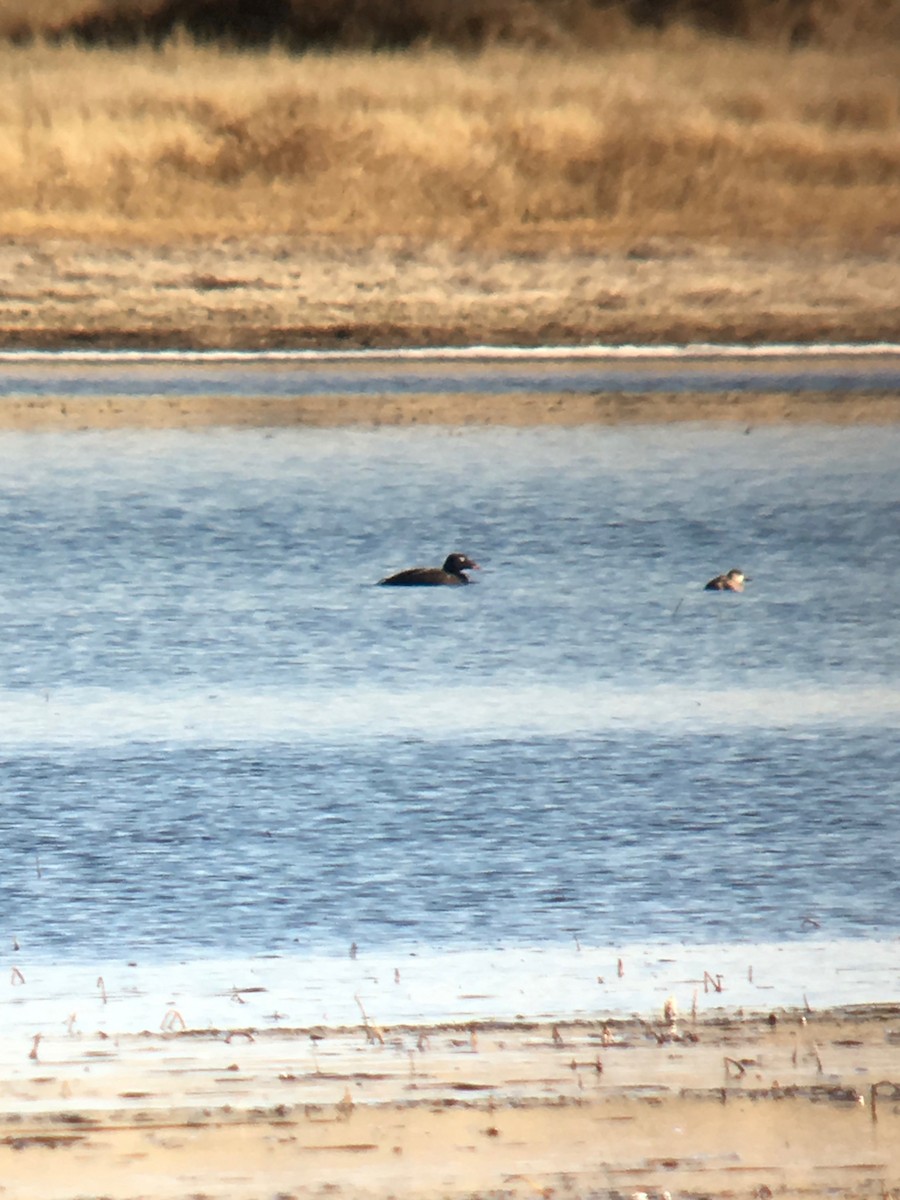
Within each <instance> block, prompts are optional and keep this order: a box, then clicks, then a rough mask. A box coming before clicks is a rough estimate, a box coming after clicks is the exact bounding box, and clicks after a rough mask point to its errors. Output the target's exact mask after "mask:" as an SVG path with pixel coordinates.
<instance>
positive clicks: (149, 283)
mask: <svg viewBox="0 0 900 1200" xmlns="http://www.w3.org/2000/svg"><path fill="white" fill-rule="evenodd" d="M898 267H900V264H898V262H897V260H896V257H892V256H891V254H890V253H887V254H885V253H879V254H863V253H859V252H857V253H853V252H850V251H846V250H845V251H842V252H837V251H835V250H831V251H829V250H825V249H823V250H822V251H821V252H819V253H815V252H813V251H812V250H810V249H808V248H807V249H805V250H802V251H801V250H797V251H790V250H781V251H777V252H776V251H774V250H772V251H769V252H765V253H764V252H762V251H759V250H757V251H755V252H750V251H741V250H736V249H733V248H732V249H726V248H715V247H710V246H693V245H689V244H687V243H685V242H680V241H660V240H656V241H652V242H647V243H645V244H635V245H633V246H631V247H630V248H628V249H621V250H617V251H609V250H607V251H604V252H602V253H599V252H598V253H597V254H596V255H589V254H586V253H584V252H580V253H578V254H566V253H562V252H559V251H551V250H548V251H546V252H542V253H531V254H520V255H513V254H510V253H503V254H492V253H490V252H486V251H484V250H481V251H478V252H476V251H474V250H466V249H463V248H459V247H456V248H452V247H450V246H446V245H444V246H438V245H432V246H429V247H425V248H422V247H420V248H418V249H415V248H413V247H411V246H409V245H406V244H404V243H401V242H398V241H397V240H395V239H388V238H385V239H379V240H377V241H376V242H375V243H374V244H373V245H371V246H368V247H365V248H358V249H352V248H348V247H347V246H346V245H336V244H334V243H331V242H328V241H323V240H318V241H317V240H312V241H309V240H291V239H288V238H272V239H262V240H248V241H245V242H236V241H222V242H212V243H210V242H202V243H198V244H192V243H178V244H172V245H163V246H159V245H152V246H151V245H141V244H137V245H129V246H127V247H126V246H124V245H111V244H98V243H97V242H95V241H61V240H50V241H43V242H40V243H37V242H35V243H31V242H27V241H10V242H7V243H5V244H3V245H0V273H2V277H3V278H5V279H6V280H7V286H6V288H5V289H4V290H2V291H0V347H2V348H6V349H15V348H22V349H24V348H37V349H73V348H88V349H122V348H130V349H163V348H165V349H186V350H187V349H247V350H256V349H296V348H321V349H334V348H344V349H363V348H371V347H378V348H386V349H393V348H401V347H421V346H471V345H484V346H524V347H528V346H536V345H548V344H550V345H558V346H581V345H592V344H608V345H625V344H648V345H653V344H689V343H696V342H711V343H728V342H734V343H742V344H752V343H771V342H794V341H800V342H823V343H827V342H833V341H837V342H846V343H864V342H873V341H882V340H885V341H894V340H896V338H897V336H898V331H900V299H898V297H900V291H898V289H897V286H896V285H897V279H898V278H900V269H898ZM898 419H900V396H898V395H897V394H896V393H895V392H884V391H882V392H878V393H873V394H869V393H861V392H853V393H846V394H845V393H828V394H825V393H811V392H807V393H794V394H790V395H789V394H774V395H758V394H736V393H727V392H726V393H721V394H709V395H685V394H683V393H682V394H674V393H673V394H661V393H654V394H644V395H641V394H590V395H579V394H577V393H569V394H565V395H562V394H561V395H540V394H534V395H529V394H525V393H522V394H518V395H509V396H496V395H492V396H490V397H485V396H480V395H393V394H385V395H373V396H354V395H346V396H333V395H330V396H285V397H256V398H248V397H238V398H235V397H227V396H219V397H216V396H214V397H177V398H172V397H154V396H148V397H143V398H141V399H140V401H139V402H138V401H127V400H122V399H119V398H100V397H93V396H91V395H90V394H85V395H80V396H63V395H61V396H52V395H45V396H40V397H26V396H16V395H10V396H7V397H5V398H4V399H3V401H2V403H0V427H3V428H7V429H82V428H116V427H123V426H131V427H145V428H164V427H169V428H179V427H180V428H196V427H203V426H210V425H216V424H227V425H237V426H241V425H244V426H250V425H256V426H261V425H269V426H284V425H319V426H322V425H332V426H339V425H352V424H371V425H404V424H450V425H471V424H502V425H523V426H524V425H543V424H564V425H578V424H585V423H605V424H615V423H621V422H629V423H636V422H653V423H660V422H668V421H673V420H674V421H679V420H737V421H743V422H746V423H754V424H760V423H770V422H777V421H818V422H821V421H825V422H829V423H852V422H857V421H870V422H893V421H896V420H898Z"/></svg>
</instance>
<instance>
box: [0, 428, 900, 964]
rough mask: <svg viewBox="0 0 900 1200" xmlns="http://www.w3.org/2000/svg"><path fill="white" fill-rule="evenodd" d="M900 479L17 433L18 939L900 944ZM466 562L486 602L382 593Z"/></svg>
mask: <svg viewBox="0 0 900 1200" xmlns="http://www.w3.org/2000/svg"><path fill="white" fill-rule="evenodd" d="M898 462H900V432H898V431H897V430H894V429H874V428H852V429H839V430H838V429H815V428H803V429H789V428H781V429H766V430H762V429H761V430H753V431H747V432H746V433H745V432H744V430H743V429H739V430H735V429H733V428H727V429H725V428H713V427H702V426H693V427H692V426H677V427H668V428H665V429H657V428H634V429H626V428H619V429H607V428H591V429H579V430H540V431H530V430H529V431H510V430H481V429H479V430H472V431H463V432H450V431H445V430H434V429H430V430H407V431H397V430H390V431H387V430H383V431H338V432H330V431H321V430H313V431H309V430H291V431H283V432H282V431H279V432H266V431H261V432H260V431H254V432H229V431H217V432H204V433H175V432H173V433H164V434H150V433H140V434H133V433H105V434H83V435H72V434H68V435H14V434H5V435H3V436H2V437H0V508H2V539H3V558H4V571H3V586H2V600H3V605H4V609H5V628H4V637H3V639H2V640H0V755H2V769H0V786H2V803H0V820H2V836H0V901H2V903H0V911H2V913H3V918H4V931H5V936H7V937H9V938H12V937H13V936H16V937H18V938H19V940H20V941H21V942H23V943H24V942H27V943H28V945H29V946H30V948H31V949H32V951H35V952H38V953H41V954H45V955H46V956H47V957H48V958H54V959H56V960H59V959H60V958H66V957H69V958H72V959H76V958H79V957H84V956H86V955H90V954H104V953H105V954H112V953H117V954H123V955H127V954H130V953H134V954H137V953H138V952H140V953H141V954H144V955H148V954H150V955H153V954H159V955H164V954H170V953H172V952H173V951H174V952H176V953H186V954H190V953H228V954H235V953H247V954H253V953H265V952H273V953H283V952H285V951H287V950H289V949H294V950H296V949H298V948H299V949H301V950H304V951H308V952H313V951H315V952H329V951H332V950H336V949H337V948H338V947H341V948H344V947H346V946H347V944H348V943H349V942H350V941H351V940H353V941H356V942H357V943H359V944H360V945H361V946H370V947H385V946H391V945H398V944H403V945H414V944H415V945H428V946H430V947H443V948H445V949H453V948H457V949H462V948H470V949H471V948H477V947H486V946H491V945H495V944H500V943H504V944H510V943H512V944H522V945H526V944H527V945H531V946H535V945H538V946H539V945H543V944H546V945H548V946H550V945H554V944H561V943H564V942H571V941H572V939H580V940H581V941H584V942H586V943H587V942H593V943H595V944H596V943H603V942H610V941H615V942H628V941H629V940H631V941H634V942H638V941H640V942H646V941H647V940H653V939H661V940H667V939H668V940H674V941H679V940H681V941H693V942H697V941H700V942H703V941H709V942H713V941H715V942H729V941H732V942H733V941H736V940H741V939H746V938H749V939H755V940H757V941H760V942H762V941H778V940H785V939H788V940H789V939H791V938H802V937H804V936H806V935H807V934H809V933H810V932H812V931H814V932H815V936H817V937H825V938H846V937H850V938H857V937H876V936H878V937H885V936H892V935H894V934H896V933H898V932H900V916H898V913H900V879H898V874H897V870H896V855H895V850H896V844H897V824H898V808H900V784H898V780H900V738H898V736H897V729H898V724H900V688H898V683H897V680H898V667H900V638H898V620H897V618H898V602H897V594H898V584H900V566H898V564H900V522H898V520H897V513H898V511H900V509H898V504H900V476H898V471H897V464H898ZM454 549H461V550H464V551H465V552H467V553H469V554H470V555H472V556H473V557H475V558H477V559H478V560H479V562H481V563H482V566H483V570H482V571H481V572H480V573H479V575H478V585H477V586H476V587H470V588H466V589H462V588H459V589H409V590H407V589H399V590H395V589H386V588H385V589H382V588H379V587H377V586H375V583H376V581H377V580H378V579H379V578H380V577H381V576H382V575H384V574H386V573H388V572H390V571H393V570H397V569H400V568H402V567H405V566H410V565H413V564H416V563H429V562H440V561H441V560H442V559H443V557H444V555H445V554H446V553H447V552H449V551H450V550H454ZM732 566H738V567H741V568H742V569H743V570H744V571H745V572H746V573H747V574H748V575H750V576H751V577H752V581H751V582H750V583H749V584H748V587H747V591H746V592H745V594H743V595H740V596H735V595H727V594H708V593H705V592H704V591H703V584H704V582H705V581H706V579H707V578H708V577H709V576H710V575H712V574H716V573H718V572H720V571H724V570H727V569H728V568H729V567H732Z"/></svg>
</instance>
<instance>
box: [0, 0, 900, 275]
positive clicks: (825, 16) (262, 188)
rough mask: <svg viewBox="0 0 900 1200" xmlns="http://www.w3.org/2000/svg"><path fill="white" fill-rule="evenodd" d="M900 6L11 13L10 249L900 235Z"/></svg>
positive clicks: (66, 1)
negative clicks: (45, 243) (63, 241)
mask: <svg viewBox="0 0 900 1200" xmlns="http://www.w3.org/2000/svg"><path fill="white" fill-rule="evenodd" d="M898 4H900V0H620V2H619V3H614V4H607V3H600V2H599V0H252V2H251V0H127V2H125V0H4V3H3V5H2V10H0V14H2V15H0V37H3V38H5V39H6V40H5V43H3V42H2V41H0V235H5V236H12V237H15V236H32V235H35V236H47V235H60V236H77V237H81V238H88V237H95V238H103V237H111V236H115V237H124V238H130V239H143V240H144V241H156V242H159V241H165V240H172V239H184V238H194V237H200V238H209V237H220V238H221V237H235V238H239V237H246V236H251V235H252V236H266V235H270V234H271V235H287V236H303V237H309V236H317V237H327V238H334V239H341V240H343V241H344V242H345V243H347V244H365V243H371V242H372V240H373V239H375V238H378V237H381V236H387V237H394V238H401V239H407V240H408V241H410V242H416V243H420V244H421V243H426V242H433V241H435V240H442V241H446V242H453V243H455V244H459V245H461V244H466V245H470V246H479V247H483V248H491V249H492V250H496V251H503V252H506V251H515V252H517V253H525V252H528V253H532V252H533V253H544V252H547V251H548V250H549V249H551V248H552V249H553V250H555V251H562V252H567V251H569V250H580V249H587V250H589V251H595V250H596V249H598V248H599V247H602V246H615V245H619V246H622V245H624V246H630V245H633V244H634V243H635V242H636V241H641V240H646V239H648V238H653V237H662V238H684V239H691V240H694V241H706V242H710V241H719V242H720V243H724V242H728V243H729V244H732V245H734V244H737V243H739V242H741V241H746V242H754V241H755V242H761V241H765V242H767V243H769V244H775V245H788V244H790V245H795V244H797V243H800V242H808V241H816V240H817V241H821V242H828V243H831V244H832V245H837V246H846V247H853V248H854V249H857V250H862V251H864V252H870V251H872V252H877V251H880V250H881V249H882V248H883V247H885V246H886V245H888V244H889V243H890V244H893V243H892V242H891V239H896V238H897V236H898V235H900V205H898V203H897V196H898V195H900V51H898V44H900V41H898V37H897V33H898Z"/></svg>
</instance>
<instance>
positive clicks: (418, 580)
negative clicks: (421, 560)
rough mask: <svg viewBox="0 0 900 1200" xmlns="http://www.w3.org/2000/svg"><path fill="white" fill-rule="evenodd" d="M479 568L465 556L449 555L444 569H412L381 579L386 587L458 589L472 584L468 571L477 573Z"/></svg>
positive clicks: (381, 582)
mask: <svg viewBox="0 0 900 1200" xmlns="http://www.w3.org/2000/svg"><path fill="white" fill-rule="evenodd" d="M477 570H479V566H478V563H477V562H473V561H472V559H471V558H468V557H467V556H466V555H465V554H448V555H447V557H446V558H445V559H444V565H443V566H442V567H410V568H409V570H408V571H398V572H397V574H396V575H388V576H387V578H386V579H379V581H378V582H379V583H380V584H384V585H385V586H386V587H456V586H458V585H459V584H461V583H471V582H472V580H471V579H469V577H468V575H466V571H477Z"/></svg>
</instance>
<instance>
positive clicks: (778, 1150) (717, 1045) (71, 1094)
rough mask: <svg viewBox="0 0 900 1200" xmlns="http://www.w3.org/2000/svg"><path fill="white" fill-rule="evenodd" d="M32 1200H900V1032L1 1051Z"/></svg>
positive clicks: (0, 1169) (3, 1143)
mask: <svg viewBox="0 0 900 1200" xmlns="http://www.w3.org/2000/svg"><path fill="white" fill-rule="evenodd" d="M3 1058H4V1060H5V1061H4V1071H3V1082H2V1084H0V1097H2V1101H0V1179H2V1188H3V1191H2V1194H3V1195H4V1196H9V1197H13V1198H15V1200H31V1198H34V1200H38V1198H42V1197H46V1196H49V1195H52V1196H54V1197H55V1198H57V1200H68V1198H69V1197H72V1198H73V1200H74V1198H75V1197H92V1196H104V1197H110V1198H111V1200H119V1198H120V1197H121V1198H122V1200H125V1198H126V1197H128V1198H130V1197H134V1196H153V1197H155V1198H158V1200H169V1198H173V1200H174V1198H181V1197H188V1196H192V1197H197V1196H208V1197H216V1198H217V1200H236V1198H238V1197H247V1196H280V1197H288V1196H307V1195H313V1196H325V1195H336V1196H344V1197H353V1198H355V1197H360V1198H363V1197H371V1198H374V1200H381V1198H385V1200H387V1197H419V1198H423V1200H428V1198H435V1200H437V1198H438V1197H442V1198H446V1200H455V1198H457V1197H460V1198H462V1197H474V1196H487V1195H490V1196H499V1195H502V1196H506V1197H523V1198H531V1197H534V1196H542V1197H551V1196H572V1197H578V1196H593V1197H595V1196H634V1195H642V1194H647V1195H649V1196H663V1195H671V1196H684V1197H687V1196H709V1197H723V1198H724V1197H769V1196H773V1195H792V1196H801V1195H809V1196H825V1195H827V1196H831V1197H851V1196H852V1197H860V1196H872V1197H878V1198H879V1200H884V1197H890V1196H896V1195H898V1194H900V1009H898V1008H897V1007H896V1006H871V1007H865V1008H853V1009H840V1010H833V1011H829V1012H822V1013H812V1012H801V1011H784V1010H779V1011H778V1012H775V1013H771V1014H766V1013H763V1014H757V1015H744V1014H743V1013H741V1012H737V1011H732V1012H727V1011H725V1010H722V1011H720V1012H719V1011H713V1012H711V1013H708V1014H706V1015H703V1016H700V1017H697V1018H695V1019H692V1018H690V1017H686V1018H685V1019H683V1020H682V1019H679V1018H678V1017H677V1016H676V1015H675V1014H668V1015H661V1016H660V1017H659V1018H658V1019H655V1020H643V1019H638V1018H637V1017H633V1018H629V1019H618V1020H614V1019H609V1020H605V1021H604V1020H602V1019H600V1020H596V1021H579V1022H577V1023H572V1024H567V1023H562V1022H561V1023H558V1024H550V1023H547V1024H542V1023H530V1022H525V1021H521V1020H512V1021H510V1022H508V1023H504V1022H489V1023H484V1024H472V1025H465V1026H453V1025H438V1026H427V1025H423V1026H415V1027H412V1026H403V1027H393V1028H387V1027H385V1028H378V1027H375V1026H374V1025H372V1024H371V1023H368V1022H366V1023H364V1024H362V1025H360V1026H359V1027H356V1028H346V1027H344V1028H333V1029H332V1028H326V1027H317V1028H315V1029H294V1030H287V1029H275V1030H273V1029H271V1028H267V1029H264V1030H260V1029H255V1028H246V1027H235V1028H231V1029H220V1030H217V1029H204V1030H192V1029H181V1028H180V1027H178V1028H172V1023H171V1022H170V1027H169V1028H168V1029H167V1030H166V1031H157V1032H146V1031H145V1032H129V1033H122V1034H120V1035H108V1034H93V1035H92V1034H91V1033H89V1032H84V1033H82V1032H78V1031H77V1028H76V1027H75V1026H74V1019H73V1021H72V1022H70V1024H69V1032H68V1033H60V1034H58V1035H54V1036H51V1037H47V1038H45V1039H43V1040H40V1041H38V1042H36V1043H35V1044H34V1046H33V1047H32V1048H31V1051H29V1047H28V1045H27V1044H26V1045H10V1044H7V1045H5V1046H4V1048H3Z"/></svg>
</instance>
